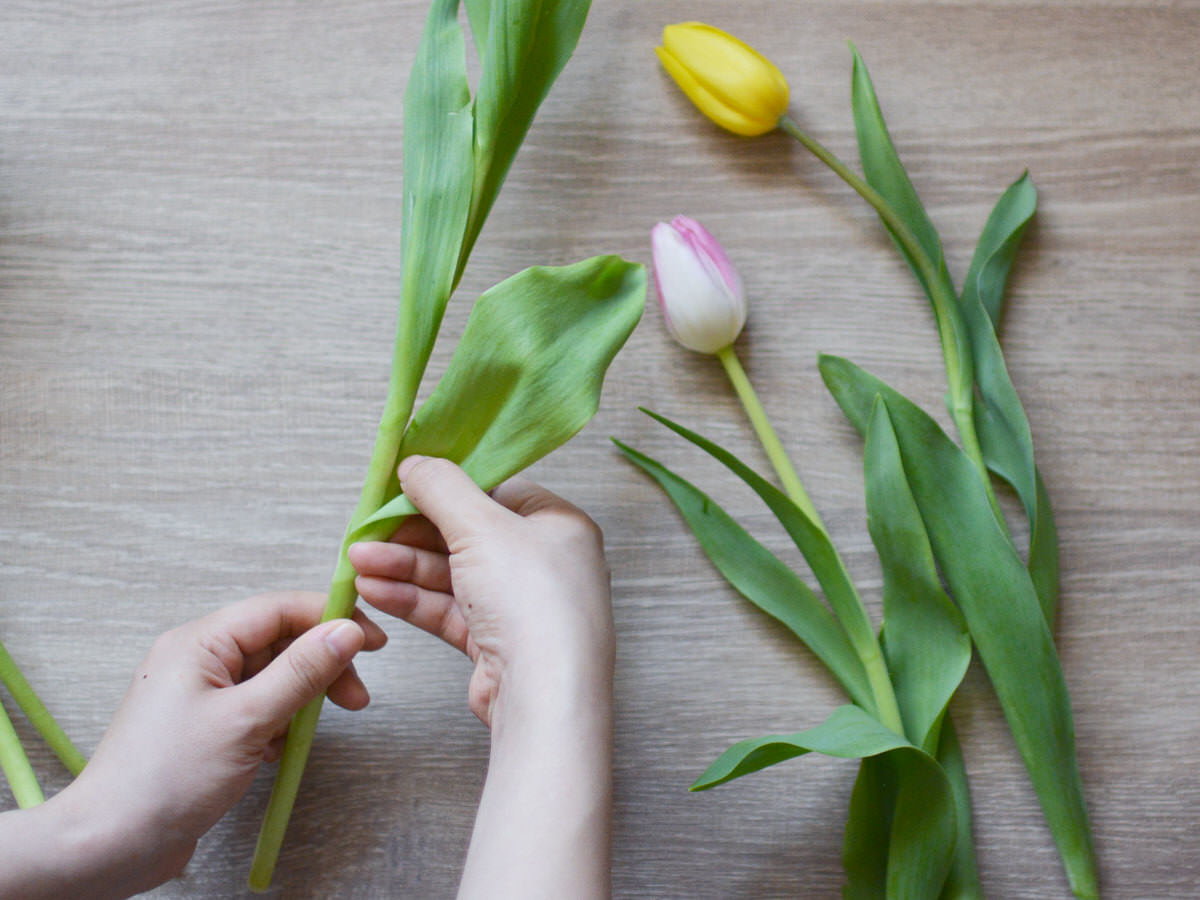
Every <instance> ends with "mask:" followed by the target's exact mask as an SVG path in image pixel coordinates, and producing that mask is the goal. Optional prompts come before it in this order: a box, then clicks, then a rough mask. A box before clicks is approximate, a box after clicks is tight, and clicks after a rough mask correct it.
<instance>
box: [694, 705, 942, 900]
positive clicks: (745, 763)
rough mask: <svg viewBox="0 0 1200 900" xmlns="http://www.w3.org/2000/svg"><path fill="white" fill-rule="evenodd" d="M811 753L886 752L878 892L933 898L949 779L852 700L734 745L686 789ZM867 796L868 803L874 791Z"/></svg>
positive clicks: (893, 899) (906, 898)
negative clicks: (800, 726)
mask: <svg viewBox="0 0 1200 900" xmlns="http://www.w3.org/2000/svg"><path fill="white" fill-rule="evenodd" d="M812 752H816V753H823V754H825V755H827V756H835V757H841V758H843V759H862V758H865V757H880V756H881V755H883V754H887V756H888V764H887V767H888V768H889V769H890V772H891V773H892V774H893V775H894V777H895V788H894V790H895V803H894V813H893V816H892V821H891V824H890V828H889V829H888V831H887V840H888V845H889V853H888V863H887V867H886V874H885V876H884V882H885V887H886V890H885V894H884V896H886V897H887V898H888V900H929V898H932V897H936V896H937V895H938V894H939V892H940V891H941V889H942V885H943V883H944V882H945V879H946V873H947V871H948V870H949V867H950V860H951V856H952V854H953V851H954V841H955V823H954V817H955V811H954V801H953V797H952V795H951V791H950V785H949V782H948V781H947V780H946V776H945V773H943V772H942V770H941V767H940V766H939V765H938V763H937V761H936V760H935V759H934V758H933V757H931V756H930V755H929V754H928V753H926V752H925V751H923V750H921V749H920V748H918V747H914V746H913V745H912V744H910V743H908V742H907V741H906V740H905V739H904V738H903V737H901V736H900V735H898V734H896V733H895V732H894V731H892V730H891V729H889V728H886V727H884V726H883V725H881V724H880V723H879V722H878V721H877V720H876V719H875V718H874V717H873V716H871V715H870V714H869V713H867V712H866V711H864V710H862V709H859V708H858V707H857V706H841V707H839V708H838V709H836V710H834V711H833V713H832V714H831V715H830V716H829V718H828V719H826V720H825V721H824V722H823V723H822V724H820V725H818V726H817V727H816V728H810V729H808V730H807V731H801V732H797V733H796V734H780V735H768V736H767V737H763V738H757V739H754V740H748V741H742V742H740V743H738V744H734V745H733V746H732V747H730V748H729V749H728V750H726V751H725V752H724V753H723V754H721V756H720V757H718V758H717V760H716V761H715V762H713V764H712V765H711V766H709V767H708V769H707V770H706V771H705V772H704V774H702V775H701V776H700V777H699V778H698V779H697V780H696V782H695V784H693V785H692V790H706V789H708V788H711V787H715V786H717V785H719V784H724V783H725V782H727V781H730V780H732V779H734V778H740V777H741V776H743V775H748V774H750V773H752V772H757V771H759V770H761V769H765V768H766V767H767V766H772V765H775V764H776V763H780V762H783V761H785V760H788V759H794V758H796V757H797V756H803V755H804V754H806V753H812ZM880 768H883V766H881V767H880ZM867 799H868V800H869V801H870V802H874V801H875V800H876V799H877V798H875V797H870V798H867ZM867 896H870V895H867Z"/></svg>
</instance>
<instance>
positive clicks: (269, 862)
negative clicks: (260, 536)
mask: <svg viewBox="0 0 1200 900" xmlns="http://www.w3.org/2000/svg"><path fill="white" fill-rule="evenodd" d="M400 368H401V367H398V366H395V365H393V367H392V371H393V383H392V385H391V387H390V389H389V391H388V400H387V403H386V405H385V406H384V411H383V416H382V418H381V420H380V423H379V431H378V434H377V435H376V438H375V447H374V449H373V450H372V452H371V461H370V463H369V464H368V466H367V476H366V479H365V480H364V483H363V489H362V493H361V494H360V495H359V500H358V505H357V506H356V507H355V509H354V513H353V515H351V517H350V523H349V524H348V525H347V526H346V534H345V536H344V537H343V538H342V545H341V548H340V550H339V551H338V560H337V565H336V566H335V568H334V572H333V578H332V579H331V581H330V585H329V596H328V598H327V599H326V601H325V611H324V613H323V614H322V616H321V621H323V622H328V621H329V620H330V619H344V618H347V617H349V616H350V615H351V614H352V613H353V612H354V605H355V603H356V602H357V600H358V592H357V591H356V590H355V587H354V577H355V574H356V573H355V571H354V567H353V566H351V565H350V560H349V559H348V558H347V556H346V551H347V550H348V549H349V547H350V544H351V543H353V542H354V541H355V540H377V539H380V538H385V537H387V536H388V534H390V533H391V530H392V527H393V526H392V525H391V524H389V523H388V522H381V523H377V524H375V525H374V526H372V527H371V528H368V529H365V530H364V529H361V528H360V527H359V523H361V522H362V521H363V520H364V519H366V518H367V517H368V516H370V515H371V514H372V513H374V512H375V511H376V510H377V509H379V507H381V506H382V505H383V504H384V503H385V502H386V500H387V497H388V491H389V488H390V485H391V481H392V479H393V478H394V477H395V469H396V466H397V465H398V463H399V459H398V458H397V457H398V456H399V454H400V443H401V440H402V438H403V436H404V427H403V426H404V424H405V423H406V422H407V421H408V417H409V415H410V414H411V413H412V406H413V402H414V398H415V396H416V389H415V386H412V388H411V390H410V389H409V386H408V385H405V384H400V383H397V382H396V381H395V373H396V372H397V371H398V370H400ZM405 398H407V399H405ZM324 700H325V698H324V697H323V696H322V697H318V698H317V699H315V700H313V701H312V702H310V703H309V704H308V705H307V706H305V707H304V708H303V709H302V710H301V711H300V712H299V713H297V714H296V716H295V718H293V719H292V722H291V724H290V725H289V726H288V735H287V741H286V742H285V743H284V748H283V754H282V756H281V757H280V760H279V771H278V774H276V776H275V784H274V785H273V786H272V788H271V797H270V799H269V800H268V801H267V811H266V813H265V815H264V816H263V823H262V827H261V828H260V830H259V833H258V843H257V845H256V846H255V848H254V859H253V861H252V862H251V864H250V878H249V883H250V889H251V890H253V891H265V890H267V889H268V888H269V887H270V886H271V878H272V876H273V875H274V872H275V864H276V862H277V861H278V859H279V850H280V848H281V847H282V846H283V838H284V834H285V832H286V831H287V826H288V820H289V819H290V818H291V815H292V808H293V807H294V806H295V805H296V795H297V793H298V792H299V789H300V779H301V778H302V776H303V775H304V767H305V765H306V764H307V762H308V754H309V751H310V750H311V749H312V742H313V737H314V736H315V735H316V732H317V720H318V719H319V718H320V716H321V706H322V704H323V703H324Z"/></svg>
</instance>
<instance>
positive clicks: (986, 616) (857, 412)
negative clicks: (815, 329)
mask: <svg viewBox="0 0 1200 900" xmlns="http://www.w3.org/2000/svg"><path fill="white" fill-rule="evenodd" d="M820 369H821V376H822V378H824V380H825V384H826V385H827V386H828V388H829V390H830V392H831V393H832V394H833V396H834V398H835V399H836V400H837V402H838V405H839V406H841V408H842V410H843V412H845V413H846V416H847V418H849V419H850V421H851V422H852V423H854V425H855V427H857V428H859V430H860V431H864V432H865V431H867V429H868V428H869V426H870V424H871V421H870V420H871V414H872V410H873V409H875V407H876V398H877V397H882V399H883V404H884V406H885V409H886V414H887V420H888V421H889V422H890V424H891V426H892V430H893V434H894V435H895V440H896V443H897V446H898V447H899V450H900V456H901V459H902V462H903V469H904V473H905V475H906V477H907V480H908V484H909V487H910V488H911V489H912V495H913V498H914V500H915V501H916V504H917V507H918V509H919V510H920V512H921V518H922V519H923V521H924V522H925V527H926V529H927V531H928V534H929V539H930V543H931V545H932V547H933V552H934V556H935V558H936V559H937V562H938V566H939V567H940V569H941V572H942V575H943V577H944V578H945V580H946V583H947V585H948V586H949V589H950V592H951V594H953V596H954V598H955V600H956V601H957V603H958V606H959V609H960V610H961V611H962V614H963V617H964V619H965V620H966V622H967V627H968V628H969V629H970V632H971V637H972V639H973V640H974V642H975V646H976V647H977V648H978V649H979V656H980V659H981V660H982V661H983V664H984V667H985V668H986V669H987V672H988V677H989V678H990V679H991V682H992V685H993V687H994V688H995V690H996V695H997V697H998V698H999V700H1000V705H1001V707H1002V708H1003V710H1004V714H1005V717H1006V718H1007V720H1008V724H1009V728H1010V730H1011V731H1012V734H1013V738H1014V740H1015V741H1016V744H1017V748H1018V749H1019V750H1020V752H1021V755H1022V757H1023V758H1024V760H1025V765H1026V769H1027V770H1028V772H1029V776H1030V779H1031V781H1032V782H1033V787H1034V790H1035V791H1036V792H1037V795H1038V799H1039V800H1040V801H1041V804H1042V809H1043V812H1044V813H1045V815H1046V820H1047V822H1048V823H1049V825H1050V830H1051V833H1052V834H1053V836H1054V839H1055V842H1056V843H1057V844H1058V848H1059V852H1060V854H1061V855H1062V858H1063V862H1064V864H1065V866H1066V868H1067V874H1068V878H1069V879H1070V881H1071V885H1072V889H1073V890H1074V891H1075V892H1076V895H1077V896H1081V897H1091V896H1094V895H1095V894H1096V886H1095V882H1096V875H1095V864H1094V859H1093V853H1092V846H1091V835H1090V831H1089V826H1088V817H1087V809H1086V806H1085V804H1084V800H1083V788H1082V784H1081V781H1080V777H1079V768H1078V763H1077V760H1076V755H1075V734H1074V728H1073V726H1072V717H1071V706H1070V700H1069V697H1068V695H1067V687H1066V682H1065V680H1064V679H1063V674H1062V669H1061V667H1060V665H1059V662H1058V655H1057V653H1056V652H1055V649H1054V642H1053V639H1052V638H1051V635H1050V630H1049V628H1048V627H1047V624H1046V620H1045V618H1044V616H1043V614H1042V608H1041V605H1040V601H1039V598H1038V595H1037V590H1036V588H1035V586H1034V584H1033V581H1032V579H1031V577H1030V575H1029V572H1028V571H1027V570H1026V568H1025V566H1024V565H1023V564H1022V562H1021V560H1020V558H1019V557H1018V556H1017V554H1016V551H1015V550H1014V548H1013V545H1012V541H1011V539H1010V538H1009V536H1008V534H1007V532H1006V531H1005V530H1004V529H1003V528H1002V527H1001V525H1000V523H998V522H997V520H996V517H995V515H994V514H993V512H992V509H991V506H990V504H989V501H988V496H987V493H986V490H985V488H984V485H983V482H982V481H981V480H980V478H979V475H978V472H977V471H976V470H975V467H974V465H973V464H972V462H971V460H970V459H969V458H968V457H967V456H966V454H965V453H963V451H962V450H960V449H959V448H958V447H957V446H956V445H955V444H954V442H953V441H951V440H950V439H949V438H948V437H947V436H946V434H945V432H943V431H942V430H941V428H940V427H939V426H938V424H937V423H936V422H934V421H933V419H931V418H930V417H929V416H928V415H927V414H926V413H924V412H923V411H922V410H921V409H919V408H918V407H917V406H916V405H915V404H913V403H912V402H911V401H909V400H907V399H906V398H904V397H903V396H901V395H900V394H898V393H897V392H896V391H894V390H892V389H891V388H889V387H888V386H887V385H885V384H883V383H882V382H881V381H879V380H878V379H876V378H874V377H872V376H870V375H868V374H867V373H866V372H864V371H863V370H862V369H859V368H858V367H856V366H854V365H853V364H851V363H849V362H847V361H846V360H843V359H839V358H837V357H831V356H823V357H821V360H820Z"/></svg>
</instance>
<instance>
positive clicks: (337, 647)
mask: <svg viewBox="0 0 1200 900" xmlns="http://www.w3.org/2000/svg"><path fill="white" fill-rule="evenodd" d="M325 643H326V644H328V645H329V649H331V650H332V651H333V653H334V655H335V656H337V658H338V660H339V661H340V662H344V663H348V662H350V660H351V659H353V658H354V654H355V653H357V652H358V651H359V648H360V647H362V643H363V637H362V629H361V628H359V627H358V626H357V625H355V624H354V623H353V622H350V621H346V622H342V624H340V625H338V627H337V628H335V629H333V630H332V631H330V632H329V633H328V634H327V635H325Z"/></svg>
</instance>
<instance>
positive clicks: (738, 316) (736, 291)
mask: <svg viewBox="0 0 1200 900" xmlns="http://www.w3.org/2000/svg"><path fill="white" fill-rule="evenodd" d="M650 246H651V251H652V254H653V257H654V283H655V286H656V287H657V289H658V302H659V304H660V305H661V307H662V311H663V318H664V319H665V320H666V325H667V330H668V331H669V332H670V333H671V336H672V337H673V338H675V340H677V341H678V342H679V343H681V344H683V346H685V347H687V348H688V349H689V350H695V351H696V352H697V353H711V354H713V355H715V356H716V357H717V359H719V360H720V361H721V365H722V366H724V368H725V374H726V375H728V376H729V381H730V382H731V383H732V384H733V389H734V390H735V391H736V392H737V395H738V399H739V400H741V401H742V406H743V407H745V409H746V415H747V416H748V417H749V418H750V423H751V424H752V425H753V426H754V431H755V433H756V434H757V435H758V439H759V441H760V442H761V443H762V446H763V450H764V451H766V454H767V458H768V459H769V460H770V461H771V465H772V466H773V467H774V469H775V472H776V474H777V475H778V476H779V481H780V483H781V484H782V485H783V488H784V491H785V492H786V493H787V495H788V496H789V497H791V499H792V502H793V503H795V504H796V505H797V506H799V507H800V508H801V509H802V510H804V513H805V514H806V515H807V516H808V517H809V519H811V520H812V522H813V523H814V524H815V525H817V527H819V528H823V527H824V526H822V525H821V518H820V516H819V515H818V514H817V510H816V508H815V507H814V506H813V505H812V501H811V500H809V498H808V492H807V491H805V490H804V485H803V484H802V483H801V482H800V477H799V476H798V475H797V474H796V470H795V468H794V467H793V466H792V463H791V460H789V459H788V456H787V453H786V452H785V451H784V449H783V444H782V443H781V442H780V440H779V436H778V435H777V434H776V433H775V429H774V427H773V426H772V425H771V420H770V419H768V418H767V413H766V410H765V409H764V408H763V405H762V402H761V401H760V400H759V399H758V395H757V394H756V393H755V392H754V387H753V385H751V383H750V379H749V378H748V377H747V375H746V370H745V369H744V368H743V367H742V363H741V360H739V359H738V357H737V353H736V352H735V351H734V349H733V342H734V341H735V340H736V339H737V336H738V335H739V334H740V333H741V331H742V327H743V326H744V325H745V324H746V311H747V305H746V294H745V290H744V289H743V287H742V279H741V276H740V275H738V272H737V269H735V268H734V266H733V263H732V261H730V259H729V255H728V254H727V253H726V252H725V248H723V247H722V246H721V245H720V244H719V243H718V242H717V239H716V238H714V237H713V236H712V234H711V233H709V231H708V229H707V228H705V227H704V226H703V225H701V224H700V223H699V222H697V221H696V220H695V219H691V218H688V217H687V216H676V217H675V218H674V219H672V220H671V221H670V222H659V223H658V224H657V225H655V226H654V228H653V229H651V231H650Z"/></svg>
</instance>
